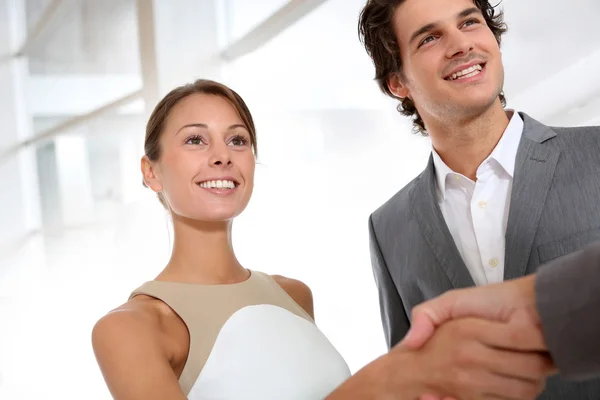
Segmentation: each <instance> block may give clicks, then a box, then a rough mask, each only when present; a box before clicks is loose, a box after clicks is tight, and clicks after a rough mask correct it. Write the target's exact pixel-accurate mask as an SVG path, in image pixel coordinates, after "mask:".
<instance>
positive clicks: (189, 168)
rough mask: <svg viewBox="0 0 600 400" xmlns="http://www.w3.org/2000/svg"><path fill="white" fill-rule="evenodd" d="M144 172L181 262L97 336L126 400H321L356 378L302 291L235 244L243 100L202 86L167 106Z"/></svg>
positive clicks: (248, 133)
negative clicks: (252, 264)
mask: <svg viewBox="0 0 600 400" xmlns="http://www.w3.org/2000/svg"><path fill="white" fill-rule="evenodd" d="M144 147H145V155H144V157H143V158H142V162H141V164H142V165H141V167H142V172H143V176H144V183H145V185H146V186H147V187H149V188H150V189H152V190H153V191H154V192H156V193H158V198H159V200H160V201H161V203H162V204H163V205H164V206H165V207H166V208H167V209H168V210H169V211H170V214H171V216H172V219H173V230H174V243H173V250H172V254H171V258H170V261H169V262H168V264H167V266H166V267H165V268H164V270H163V271H162V272H161V273H160V274H159V275H158V276H157V277H156V278H155V279H154V280H153V281H150V282H147V283H145V284H144V285H142V286H141V287H140V288H138V289H136V290H135V291H134V292H133V293H132V294H131V297H130V299H129V301H128V302H127V303H125V304H123V305H122V306H120V307H118V308H117V309H116V310H114V311H112V312H110V313H108V315H106V316H104V317H103V318H102V319H101V320H100V321H98V323H97V324H96V326H95V327H94V331H93V335H92V339H93V346H94V351H95V353H96V357H97V360H98V363H99V365H100V367H101V370H102V373H103V375H104V377H105V380H106V382H107V384H108V387H109V389H110V391H111V393H112V395H113V396H114V398H116V399H185V398H186V396H187V397H188V398H189V399H214V398H218V399H239V398H252V399H276V398H279V399H321V398H323V397H325V396H326V395H327V394H328V393H330V392H331V391H332V390H333V389H335V388H336V387H337V386H338V385H339V384H340V383H342V382H343V381H344V380H346V379H347V378H348V377H349V376H350V371H349V369H348V367H347V365H346V363H345V362H344V360H343V359H342V357H341V356H340V355H339V353H338V352H337V351H336V350H335V349H334V347H333V346H332V345H331V343H330V342H329V341H328V340H327V339H326V338H325V337H324V336H323V334H322V333H321V332H320V331H319V329H318V328H317V327H316V326H315V324H314V321H313V305H312V295H311V292H310V289H309V288H308V287H307V286H306V285H304V284H303V283H302V282H299V281H296V280H293V279H287V278H284V277H281V276H273V277H272V276H268V275H266V274H263V273H261V272H258V271H250V270H248V269H246V268H244V267H243V266H242V265H240V263H239V262H238V260H237V258H236V256H235V253H234V251H233V247H232V242H231V227H232V221H233V219H234V218H235V217H236V216H237V215H239V214H240V213H241V212H242V211H243V210H244V209H245V208H246V205H247V204H248V201H249V200H250V196H251V194H252V189H253V183H254V168H255V157H256V154H257V146H256V132H255V128H254V123H253V120H252V116H251V114H250V112H249V110H248V108H247V107H246V104H245V103H244V101H243V100H242V98H241V97H240V96H239V95H238V94H237V93H235V92H234V91H233V90H231V89H229V88H228V87H226V86H224V85H222V84H219V83H217V82H213V81H208V80H198V81H196V82H194V83H193V84H190V85H186V86H182V87H179V88H177V89H175V90H173V91H172V92H170V93H169V94H167V95H166V97H165V98H164V99H163V100H162V101H161V102H160V103H158V105H157V106H156V108H155V109H154V111H153V113H152V115H151V116H150V119H149V121H148V124H147V129H146V138H145V146H144Z"/></svg>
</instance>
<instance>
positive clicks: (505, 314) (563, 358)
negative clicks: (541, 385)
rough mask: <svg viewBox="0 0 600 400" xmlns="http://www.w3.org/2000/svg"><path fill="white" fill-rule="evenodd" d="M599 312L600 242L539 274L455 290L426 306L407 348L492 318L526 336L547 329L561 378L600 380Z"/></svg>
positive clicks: (407, 339)
mask: <svg viewBox="0 0 600 400" xmlns="http://www.w3.org/2000/svg"><path fill="white" fill-rule="evenodd" d="M598 310H600V242H597V243H595V244H593V245H591V246H588V247H586V248H585V249H583V250H580V251H578V252H575V253H572V254H569V255H568V256H565V257H562V258H559V259H557V260H555V261H553V262H551V263H549V264H548V266H546V267H544V268H542V269H540V271H539V272H538V273H537V274H535V275H531V276H528V277H525V278H520V279H515V280H512V281H509V282H506V283H500V284H495V285H490V286H486V287H481V288H475V289H461V290H453V291H450V292H446V294H444V295H442V296H440V297H438V298H436V299H433V300H429V301H427V302H425V303H422V304H420V305H419V306H417V307H416V308H415V309H414V310H413V326H412V327H411V330H410V331H409V334H408V335H407V336H406V337H405V339H404V340H403V341H402V344H403V345H404V346H405V347H407V348H412V349H418V348H420V347H421V346H422V345H423V344H424V343H425V342H426V341H427V340H428V339H429V338H430V337H431V335H432V334H433V332H434V330H435V329H436V328H437V327H438V326H440V325H442V324H443V323H445V322H446V321H448V320H451V319H454V318H464V317H480V318H487V319H490V320H495V321H499V322H505V323H507V324H509V325H513V326H514V327H515V328H516V327H517V326H520V327H521V329H520V331H521V332H523V333H524V334H531V333H533V332H535V331H537V330H541V331H542V332H543V335H544V337H545V339H546V340H545V342H546V344H547V347H548V348H549V350H550V354H551V355H552V358H553V359H554V361H555V362H556V365H557V367H558V369H559V372H560V373H561V375H563V376H564V377H566V378H567V379H572V380H584V379H589V378H591V377H594V376H596V377H597V376H600V345H599V344H598V338H599V337H600V312H599V311H598ZM527 321H529V323H527ZM528 331H529V332H528Z"/></svg>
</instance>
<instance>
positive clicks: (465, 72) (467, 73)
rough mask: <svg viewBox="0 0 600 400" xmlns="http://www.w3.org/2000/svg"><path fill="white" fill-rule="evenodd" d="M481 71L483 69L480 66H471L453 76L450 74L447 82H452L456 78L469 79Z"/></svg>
mask: <svg viewBox="0 0 600 400" xmlns="http://www.w3.org/2000/svg"><path fill="white" fill-rule="evenodd" d="M482 69H483V67H482V66H481V65H480V64H477V65H473V66H472V67H470V68H467V69H463V70H462V71H459V72H456V73H454V74H452V75H451V76H450V77H449V78H448V80H451V81H454V80H456V79H458V78H470V77H472V76H475V75H477V74H478V73H479V72H480V71H481V70H482Z"/></svg>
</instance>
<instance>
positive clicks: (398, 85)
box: [387, 73, 410, 99]
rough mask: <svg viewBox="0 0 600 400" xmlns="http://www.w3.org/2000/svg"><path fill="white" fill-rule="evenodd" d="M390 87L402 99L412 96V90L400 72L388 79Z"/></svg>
mask: <svg viewBox="0 0 600 400" xmlns="http://www.w3.org/2000/svg"><path fill="white" fill-rule="evenodd" d="M387 85H388V89H389V90H390V92H392V94H393V95H394V96H396V97H398V98H400V99H405V98H407V97H408V98H410V91H409V90H408V87H406V84H405V83H404V82H403V79H402V77H401V76H400V74H399V73H395V74H392V75H390V76H389V77H388V79H387Z"/></svg>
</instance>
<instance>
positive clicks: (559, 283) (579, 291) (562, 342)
mask: <svg viewBox="0 0 600 400" xmlns="http://www.w3.org/2000/svg"><path fill="white" fill-rule="evenodd" d="M535 286H536V287H535V290H536V302H537V308H538V312H539V314H540V316H541V318H542V330H543V332H544V337H545V338H546V343H547V344H548V349H549V350H550V353H551V354H552V358H553V359H554V362H555V363H556V365H557V366H558V368H559V370H560V373H561V375H563V376H565V377H567V378H569V379H574V380H579V379H585V378H590V377H593V376H596V377H598V376H600V242H597V243H595V244H593V245H591V246H588V247H586V248H584V249H583V250H580V251H577V252H575V253H571V254H569V255H568V256H565V257H561V258H559V259H557V260H555V261H552V262H551V263H549V264H548V265H547V266H544V268H541V269H540V271H539V272H538V274H537V276H536V281H535Z"/></svg>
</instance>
